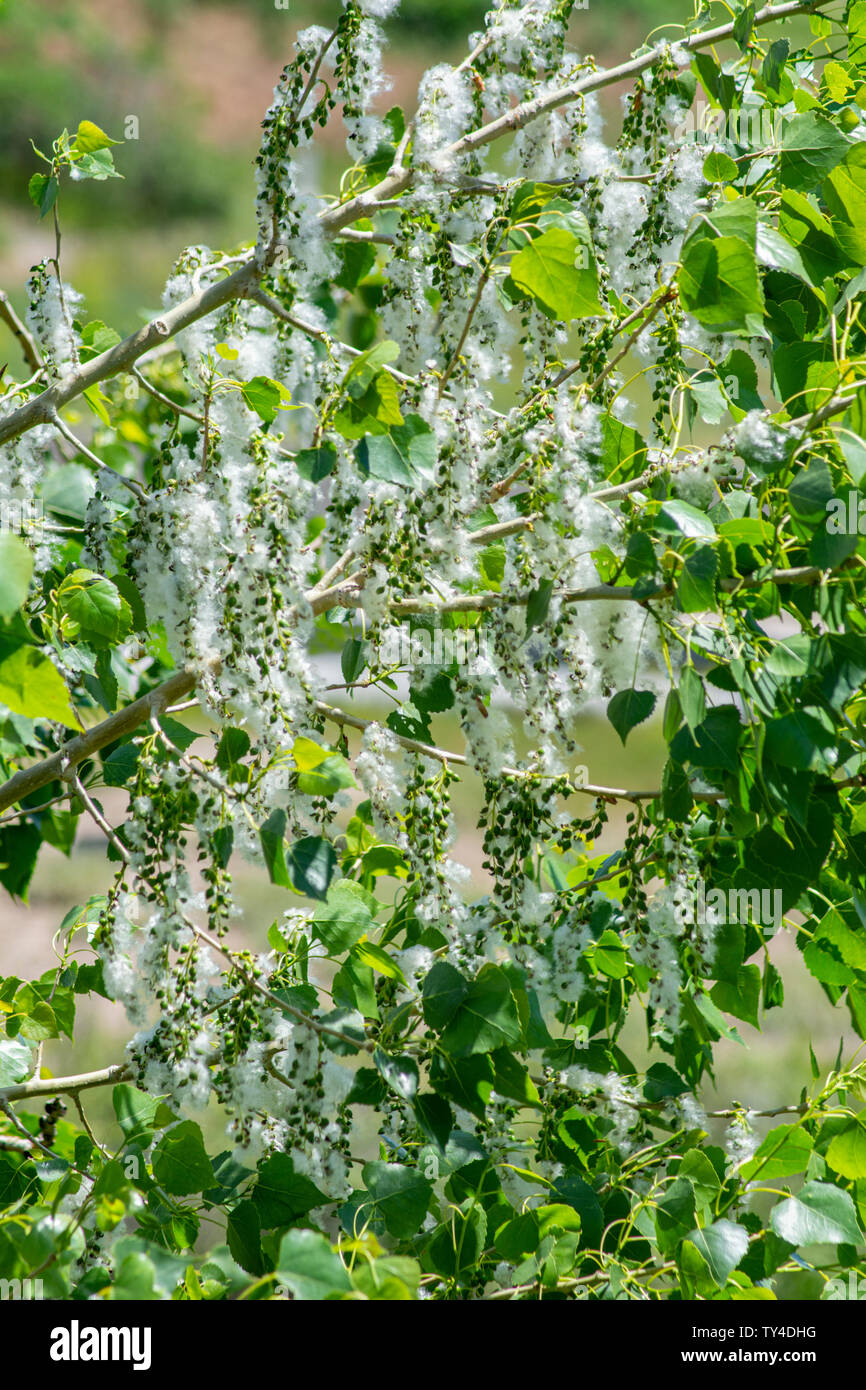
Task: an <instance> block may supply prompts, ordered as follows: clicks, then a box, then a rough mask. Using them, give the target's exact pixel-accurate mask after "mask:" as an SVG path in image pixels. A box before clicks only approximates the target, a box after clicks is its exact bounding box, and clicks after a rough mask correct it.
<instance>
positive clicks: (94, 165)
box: [74, 149, 123, 183]
mask: <svg viewBox="0 0 866 1390" xmlns="http://www.w3.org/2000/svg"><path fill="white" fill-rule="evenodd" d="M74 168H75V177H76V178H77V179H96V180H97V181H98V182H100V183H101V182H102V181H103V180H104V179H122V178H123V175H122V174H119V173H118V172H117V170H116V169H115V167H114V155H113V154H112V153H111V150H105V149H103V150H94V151H93V153H92V154H80V155H78V156H77V158H76V160H75V165H74Z"/></svg>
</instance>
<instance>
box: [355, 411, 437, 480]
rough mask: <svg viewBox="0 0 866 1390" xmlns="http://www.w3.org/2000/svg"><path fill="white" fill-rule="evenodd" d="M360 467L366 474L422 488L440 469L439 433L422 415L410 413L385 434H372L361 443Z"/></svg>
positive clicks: (359, 450) (359, 447) (390, 427)
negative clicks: (437, 444) (437, 448)
mask: <svg viewBox="0 0 866 1390" xmlns="http://www.w3.org/2000/svg"><path fill="white" fill-rule="evenodd" d="M357 454H358V466H359V467H360V469H361V472H362V473H363V474H364V475H365V477H371V478H381V479H382V481H383V482H386V483H399V484H401V486H403V487H418V486H420V485H421V484H423V483H424V482H429V481H430V480H431V479H432V477H433V475H434V472H435V468H436V435H435V434H434V433H433V430H432V429H431V428H430V426H429V425H428V424H427V422H426V420H422V418H421V416H420V415H407V416H406V418H405V420H403V422H402V424H396V425H390V426H389V428H388V430H387V432H386V433H385V434H378V435H374V434H368V435H366V436H365V437H364V438H363V439H361V440H360V441H359V443H358V450H357Z"/></svg>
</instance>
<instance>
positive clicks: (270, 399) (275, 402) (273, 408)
mask: <svg viewBox="0 0 866 1390" xmlns="http://www.w3.org/2000/svg"><path fill="white" fill-rule="evenodd" d="M241 395H242V396H243V398H244V404H245V405H246V406H247V407H248V409H250V410H252V411H253V413H254V414H255V415H258V417H259V419H260V420H262V421H263V422H264V424H266V425H272V424H273V423H274V420H276V418H277V415H278V413H279V412H280V410H282V409H283V408H284V405H285V404H286V395H287V393H286V391H285V388H284V387H281V386H280V384H279V382H278V381H274V380H273V379H272V378H271V377H269V376H254V377H253V378H252V380H251V381H247V382H245V383H244V384H243V386H242V387H241Z"/></svg>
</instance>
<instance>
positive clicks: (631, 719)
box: [607, 688, 656, 747]
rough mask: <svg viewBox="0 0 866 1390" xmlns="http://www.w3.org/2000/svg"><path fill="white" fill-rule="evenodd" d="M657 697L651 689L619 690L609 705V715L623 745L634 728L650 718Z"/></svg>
mask: <svg viewBox="0 0 866 1390" xmlns="http://www.w3.org/2000/svg"><path fill="white" fill-rule="evenodd" d="M655 704H656V697H655V695H654V694H653V692H652V691H651V690H635V689H633V688H632V689H629V690H619V691H617V693H616V695H614V696H613V698H612V699H611V700H609V701H608V705H607V717H608V719H609V720H610V722H611V724H612V725H613V727H614V728H615V729H616V732H617V733H618V734H619V737H620V740H621V742H622V745H623V747H625V741H626V739H627V738H628V736H629V734H630V733H631V731H632V729H635V728H637V726H638V724H643V722H644V720H645V719H649V717H650V715H651V714H652V712H653V710H654V709H655Z"/></svg>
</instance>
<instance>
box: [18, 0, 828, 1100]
mask: <svg viewBox="0 0 866 1390" xmlns="http://www.w3.org/2000/svg"><path fill="white" fill-rule="evenodd" d="M338 5H339V0H319V2H318V3H316V0H290V5H289V7H288V8H287V9H284V8H279V9H278V8H277V7H276V5H275V3H274V0H0V55H2V57H0V129H2V140H0V288H2V289H4V290H6V291H7V292H9V293H10V295H11V296H12V299H13V302H14V303H15V304H16V306H17V307H18V309H19V310H23V308H24V305H25V285H26V280H27V275H28V269H29V267H30V266H31V265H32V264H33V263H34V262H35V261H37V260H39V259H40V258H41V257H42V256H44V255H46V254H48V253H50V251H51V250H52V249H53V233H52V230H51V228H50V226H49V225H48V222H47V221H46V222H44V223H40V222H39V221H38V218H37V214H36V212H35V210H34V209H33V208H32V207H31V206H30V204H29V202H28V199H27V182H28V179H29V177H30V175H31V174H32V173H33V172H35V170H36V169H37V167H38V162H37V160H36V157H35V155H34V154H33V151H32V149H31V144H30V142H31V140H33V141H34V142H35V143H36V144H37V145H41V146H42V147H43V148H44V147H47V146H49V145H50V143H51V141H52V139H53V138H54V137H55V136H56V135H57V134H59V132H60V131H61V130H62V129H63V127H64V126H67V127H69V128H70V129H74V128H75V127H76V126H77V124H78V121H79V120H81V119H83V118H87V119H90V120H93V121H95V122H96V123H97V124H98V125H100V126H102V127H103V128H104V129H105V130H107V131H108V132H109V134H111V135H113V136H115V137H117V138H121V137H122V136H123V133H124V128H125V126H126V123H127V120H128V118H129V117H130V116H134V117H136V118H137V121H138V133H139V138H138V139H133V140H128V141H126V143H125V144H124V145H123V146H122V147H120V148H118V149H117V150H116V151H115V157H116V164H117V166H118V168H119V170H120V171H121V172H122V173H123V175H124V180H123V181H121V180H110V181H108V182H105V183H92V182H88V183H82V184H79V185H74V184H73V185H69V184H68V183H67V185H66V187H65V188H64V190H63V194H62V208H63V225H64V243H63V253H64V266H65V275H66V277H67V278H68V279H70V280H71V281H72V282H73V283H74V284H75V285H76V287H77V288H78V289H80V290H82V291H83V292H84V294H85V296H86V298H87V302H88V311H89V316H90V317H94V318H102V319H104V320H105V321H106V322H107V323H110V324H111V325H112V326H114V327H116V328H117V329H118V331H120V332H121V333H122V334H125V333H128V332H130V331H132V330H133V329H134V328H135V327H136V326H137V324H138V323H139V322H141V321H142V319H143V317H148V316H150V315H151V314H152V313H154V312H155V310H156V308H157V306H158V305H159V303H160V296H161V291H162V287H163V285H164V283H165V280H166V278H167V275H168V272H169V269H170V266H171V263H172V261H173V259H174V257H175V256H176V254H177V252H178V251H179V250H180V249H181V248H182V247H183V246H185V245H188V244H190V243H199V242H203V243H205V244H207V245H210V246H214V247H227V246H231V245H233V244H234V243H236V242H237V241H239V240H241V239H245V238H248V237H249V236H250V234H251V229H252V223H253V218H252V201H253V199H252V186H253V181H252V160H253V158H254V155H255V152H256V149H257V145H258V133H259V122H260V120H261V117H262V115H263V113H264V110H265V108H266V107H267V105H268V103H269V101H270V100H271V94H272V89H273V86H274V83H275V81H276V79H277V77H278V75H279V71H280V68H281V67H282V65H283V64H284V63H285V62H286V61H287V60H288V58H289V57H290V56H291V40H292V37H293V35H294V33H295V31H296V30H297V29H298V28H300V27H303V26H304V25H307V24H310V23H319V24H325V25H327V24H329V23H330V22H332V21H333V19H334V17H335V15H336V13H337V9H338ZM485 8H486V7H485V5H484V4H483V3H479V0H403V5H402V8H401V10H400V11H399V12H398V14H397V15H396V16H394V17H393V18H392V19H391V20H389V21H388V23H387V26H386V28H387V33H388V37H389V49H388V52H387V54H386V66H387V68H388V70H389V72H390V73H391V75H392V78H393V87H392V89H391V91H390V92H389V93H387V94H386V95H385V97H384V98H383V105H384V106H385V107H387V106H389V105H391V104H393V103H394V102H397V103H399V104H400V105H402V106H404V107H409V108H411V107H412V106H413V104H414V98H415V93H416V91H417V86H418V81H419V78H420V77H421V75H422V73H423V71H424V70H425V68H426V67H428V66H429V65H431V64H432V63H435V62H440V61H444V60H453V59H455V58H459V56H460V55H461V54H462V53H464V52H465V36H466V35H467V34H468V33H469V32H470V31H471V30H472V29H475V28H478V27H479V25H480V22H481V16H482V15H483V13H484V9H485ZM713 10H714V11H720V10H721V7H720V6H715V5H714V6H713ZM690 14H691V4H690V3H688V0H630V2H629V3H625V2H624V0H589V4H588V7H587V9H585V10H577V11H576V12H575V15H574V18H573V21H572V36H573V42H574V46H575V47H576V48H577V50H578V51H579V52H580V53H581V54H582V55H586V54H589V53H592V54H594V55H595V56H596V58H597V60H598V62H599V63H600V64H602V65H605V64H609V63H612V62H615V61H618V60H619V61H621V60H622V59H623V58H624V57H625V56H627V54H628V52H629V51H630V50H632V49H633V48H635V47H637V46H638V45H639V44H640V43H641V42H642V41H643V39H644V38H645V37H646V36H647V35H648V34H649V33H650V31H652V30H654V29H655V28H656V27H657V26H659V25H663V24H667V25H668V27H667V30H666V32H668V33H669V34H670V35H671V37H676V34H677V28H676V25H675V23H671V21H676V22H679V23H682V22H684V21H685V20H687V19H688V18H689V16H690ZM604 101H605V103H606V106H605V109H606V111H607V112H608V113H609V115H610V117H611V119H612V120H613V121H614V122H616V120H617V112H618V97H617V95H616V93H607V94H605V97H604ZM322 147H323V148H322V154H321V156H320V158H321V164H320V172H321V176H322V177H321V184H322V185H323V186H324V187H331V188H333V187H334V186H335V184H336V177H337V176H338V173H339V169H340V167H341V166H340V162H339V159H340V148H341V123H340V121H339V119H335V120H332V122H331V124H330V126H329V127H328V130H327V131H326V132H325V135H324V139H323V141H322ZM7 357H9V358H10V360H11V361H12V362H13V363H15V364H16V365H17V362H16V358H15V348H14V344H13V343H12V341H11V339H10V338H9V337H8V335H7V333H6V330H5V328H3V326H2V325H0V362H2V361H4V360H6V358H7ZM359 712H361V713H368V714H370V715H379V716H380V717H381V715H382V713H383V711H382V710H381V709H380V708H378V707H376V706H372V705H371V706H370V707H369V708H368V709H360V710H359ZM439 734H440V740H441V742H443V743H445V744H446V746H449V745H450V746H452V747H456V746H458V743H459V734H458V732H457V730H456V729H453V728H452V729H449V728H447V727H445V726H444V725H443V727H442V728H441V729H440V730H439ZM578 738H579V739H580V742H581V743H582V744H583V746H584V747H585V748H586V749H588V750H590V752H589V753H586V754H583V755H581V756H582V760H583V761H585V762H586V763H587V764H588V765H589V768H590V777H591V780H593V781H595V782H602V783H606V784H608V785H617V784H619V785H623V784H624V785H631V786H635V785H646V784H647V782H648V780H650V779H653V778H654V777H657V776H658V773H659V770H660V768H661V765H662V742H661V737H660V733H659V731H658V728H657V727H655V726H653V725H648V726H645V727H644V728H642V729H640V730H638V731H636V732H635V733H634V734H633V735H632V737H631V739H630V741H629V746H628V749H627V750H623V749H622V748H621V746H620V745H619V742H618V740H617V739H616V736H615V735H614V733H613V731H612V729H611V728H610V725H609V724H608V723H607V722H606V720H605V719H604V718H603V716H602V714H601V712H597V713H596V714H593V715H587V716H586V717H585V718H584V719H582V720H581V725H580V728H579V729H578ZM477 792H478V788H477V787H473V785H472V784H471V782H469V783H464V784H463V786H462V787H461V788H458V795H457V799H456V809H457V815H458V821H459V824H460V831H461V835H460V841H459V843H458V846H457V856H458V858H461V859H463V860H464V862H466V863H467V864H469V865H471V866H472V868H473V879H474V888H475V891H483V875H481V872H480V861H481V854H480V845H479V842H478V837H477V834H476V833H475V830H474V818H473V805H477ZM118 795H119V794H118ZM106 808H107V809H109V798H106ZM110 811H111V813H112V814H113V815H118V816H122V805H121V804H117V803H115V802H111V805H110ZM621 826H622V819H621V815H620V814H619V813H615V814H613V815H612V818H611V825H610V829H609V837H608V842H607V845H606V847H608V848H613V847H614V845H615V843H616V842H617V834H618V831H619V830H620V829H621ZM43 855H44V858H43V860H42V862H41V864H40V866H39V868H38V869H37V873H36V878H35V880H34V884H33V888H32V891H31V905H30V908H29V909H25V908H24V907H22V906H20V905H13V904H11V903H10V902H8V901H7V902H5V903H2V904H0V931H2V960H0V968H2V973H10V972H12V971H15V972H16V973H19V974H22V975H23V974H26V973H27V972H30V973H38V971H40V970H44V969H47V968H48V967H49V966H50V965H51V964H52V963H53V957H52V953H51V936H52V934H53V932H54V931H55V930H56V928H57V926H58V925H59V923H60V922H61V920H62V919H63V916H64V913H65V912H66V910H67V909H68V908H69V907H70V906H72V905H73V904H75V903H80V902H83V901H84V900H85V899H86V898H87V897H88V896H90V895H91V894H93V893H97V892H100V891H102V890H103V889H104V888H105V887H106V886H107V883H108V881H109V878H110V874H109V866H108V865H107V864H106V861H105V857H104V852H103V849H102V845H101V844H99V843H97V842H96V840H91V841H89V842H88V843H86V844H85V846H84V847H83V848H82V849H81V850H80V851H77V852H76V854H75V855H74V857H73V859H72V860H71V861H66V860H64V859H63V858H62V857H61V856H60V855H58V854H57V853H56V852H55V851H53V850H51V849H50V848H48V847H46V848H45V849H44V850H43ZM236 872H237V879H238V888H239V894H240V897H241V900H242V902H243V903H244V905H245V907H246V909H247V917H246V926H245V928H243V930H245V932H246V934H247V938H248V940H249V942H250V944H254V945H255V946H256V947H258V948H259V949H260V948H262V947H263V946H264V944H265V934H266V931H267V927H268V925H269V924H270V922H271V921H272V920H273V918H274V917H275V916H276V915H277V914H278V912H279V911H281V910H282V909H283V908H284V907H285V906H286V903H285V901H284V895H283V894H281V893H280V894H278V893H276V892H275V890H272V889H271V888H270V887H269V886H268V885H267V884H263V883H262V876H261V875H260V874H258V873H254V872H253V871H251V870H250V869H248V868H247V867H246V866H244V865H242V864H241V865H238V866H237V869H236ZM771 954H772V956H773V958H774V959H775V961H776V963H777V965H778V966H779V968H780V969H781V970H782V974H783V977H784V980H785V985H786V989H787V992H788V1005H787V1007H786V1008H785V1009H784V1010H779V1009H777V1010H774V1011H772V1012H771V1013H770V1014H769V1015H768V1016H767V1018H766V1022H765V1027H764V1032H763V1034H762V1035H760V1036H758V1035H757V1034H755V1033H754V1032H753V1030H751V1029H750V1028H749V1027H748V1025H745V1024H743V1025H741V1031H742V1032H743V1034H744V1035H745V1036H746V1037H747V1041H748V1043H749V1044H750V1046H749V1047H748V1049H746V1048H740V1047H737V1045H736V1044H734V1043H729V1042H725V1043H723V1044H721V1045H720V1047H719V1049H718V1060H719V1071H718V1089H717V1091H715V1092H713V1090H712V1088H708V1090H707V1093H706V1095H705V1097H704V1099H705V1102H706V1103H707V1104H708V1105H711V1106H713V1107H715V1106H720V1105H727V1104H730V1103H731V1102H732V1101H742V1102H744V1103H747V1104H750V1105H754V1106H766V1105H772V1104H779V1103H784V1102H790V1101H793V1100H795V1099H796V1098H797V1093H798V1091H799V1088H800V1087H801V1086H802V1085H804V1084H808V1082H809V1063H808V1044H809V1041H810V1039H811V1042H812V1045H813V1047H814V1049H815V1052H816V1054H817V1057H818V1060H819V1062H820V1064H821V1066H822V1068H829V1067H830V1066H831V1065H832V1064H833V1061H834V1058H835V1055H836V1051H837V1048H838V1046H839V1040H840V1037H841V1036H842V1035H843V1034H845V1035H846V1039H848V1041H850V1034H848V1033H847V1028H846V1025H847V1021H848V1020H847V1013H846V1012H845V1011H843V1010H841V1009H836V1010H834V1009H832V1008H831V1006H830V1004H829V1003H828V1001H827V1000H826V998H825V997H824V995H823V993H822V992H821V990H820V987H819V986H818V984H817V983H816V982H815V981H814V980H813V979H812V977H811V976H809V975H808V973H807V972H806V971H805V968H804V967H803V965H802V961H801V958H800V955H799V953H798V952H797V951H796V949H795V948H794V945H793V941H792V939H791V937H790V936H788V935H786V934H781V935H780V936H779V937H778V938H777V940H776V941H775V942H774V943H773V946H772V948H771ZM126 1036H127V1029H126V1025H125V1021H124V1020H123V1019H122V1017H121V1011H120V1010H119V1009H117V1008H115V1007H113V1006H111V1005H108V1004H107V1003H105V1004H103V1003H102V1002H100V1004H99V1006H98V1010H97V1013H96V1014H95V1016H94V1017H93V1020H92V1026H91V1027H90V1028H89V1029H84V1030H82V1032H81V1035H80V1039H79V1040H78V1041H77V1043H76V1048H75V1055H74V1058H73V1059H72V1069H76V1068H78V1067H81V1068H87V1067H90V1066H97V1065H104V1064H105V1063H106V1062H108V1061H109V1060H115V1059H116V1058H117V1057H118V1056H119V1055H120V1051H121V1047H122V1040H123V1039H124V1038H125V1037H126ZM625 1043H626V1047H627V1050H630V1051H631V1052H632V1053H633V1055H634V1056H635V1059H636V1060H637V1061H640V1059H641V1055H642V1053H643V1038H642V1035H641V1023H640V1020H638V1019H637V1018H636V1019H635V1020H634V1024H633V1026H631V1025H630V1026H629V1030H628V1036H627V1038H626V1039H625ZM46 1062H47V1064H48V1065H49V1066H51V1065H54V1066H55V1067H60V1066H62V1067H63V1068H64V1069H69V1068H70V1058H69V1055H68V1053H66V1054H65V1055H64V1056H63V1057H62V1059H61V1054H60V1052H59V1050H58V1049H57V1048H52V1047H49V1048H48V1049H47V1053H46ZM107 1103H108V1098H107V1096H103V1095H102V1094H101V1093H99V1094H98V1095H97V1096H94V1098H93V1102H92V1106H93V1109H94V1112H95V1114H96V1115H97V1116H98V1115H99V1113H100V1107H104V1106H105V1105H106V1104H107Z"/></svg>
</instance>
